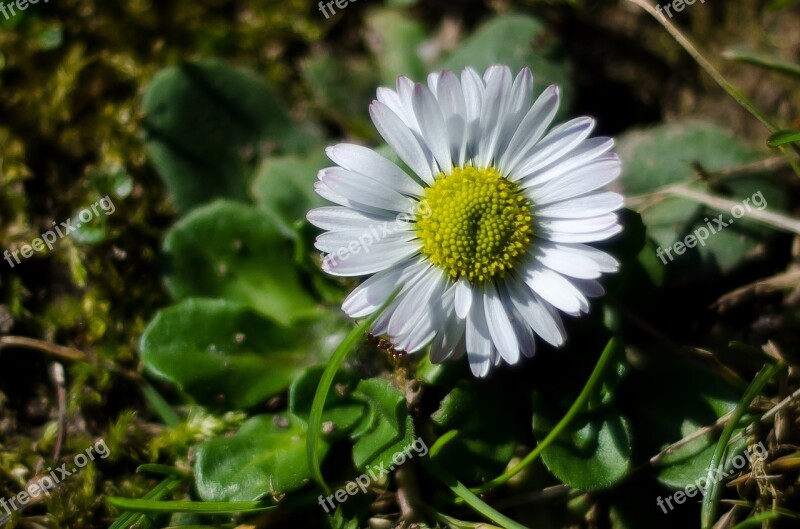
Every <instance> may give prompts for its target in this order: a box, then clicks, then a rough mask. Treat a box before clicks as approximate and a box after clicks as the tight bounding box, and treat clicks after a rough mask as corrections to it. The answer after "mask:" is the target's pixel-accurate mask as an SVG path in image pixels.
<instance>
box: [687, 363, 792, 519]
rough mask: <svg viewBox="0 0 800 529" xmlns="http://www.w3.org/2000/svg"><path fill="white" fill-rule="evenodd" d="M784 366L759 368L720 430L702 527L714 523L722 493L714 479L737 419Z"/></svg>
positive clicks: (719, 468)
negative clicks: (729, 417)
mask: <svg viewBox="0 0 800 529" xmlns="http://www.w3.org/2000/svg"><path fill="white" fill-rule="evenodd" d="M783 368H784V364H783V363H777V364H768V365H766V366H764V367H763V368H761V371H759V372H758V374H756V376H755V378H753V381H752V382H751V383H750V385H749V386H748V387H747V389H746V390H745V392H744V395H743V396H742V398H741V400H740V401H739V402H738V403H737V404H736V407H735V408H734V409H733V413H732V414H731V419H730V420H729V421H728V423H727V424H726V425H725V428H724V429H723V430H722V434H721V435H720V438H719V441H718V442H717V446H716V448H715V449H714V454H713V456H712V457H711V463H710V464H709V466H708V473H707V474H706V486H707V487H708V492H707V493H706V495H705V496H704V497H703V505H702V507H701V510H700V526H701V527H702V529H710V528H711V526H712V525H714V521H715V519H716V514H717V503H718V502H719V497H720V495H721V494H722V487H721V486H720V485H721V480H717V479H715V478H716V477H717V476H718V475H721V474H722V472H723V468H724V466H725V458H726V455H727V453H728V443H729V441H730V440H731V436H732V435H733V431H734V430H735V429H736V425H737V424H738V423H739V420H740V419H741V418H742V417H743V416H744V414H745V413H747V409H748V408H749V407H750V403H751V402H753V399H755V398H756V397H757V396H758V395H759V394H761V391H762V390H763V389H764V386H766V384H767V382H769V381H770V380H772V378H773V377H774V376H775V375H777V374H778V373H779V372H780V371H781V370H782V369H783Z"/></svg>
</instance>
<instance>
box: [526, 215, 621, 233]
mask: <svg viewBox="0 0 800 529" xmlns="http://www.w3.org/2000/svg"><path fill="white" fill-rule="evenodd" d="M617 220H618V219H617V214H616V213H607V214H605V215H600V216H599V217H590V218H588V219H540V220H538V221H537V224H538V226H539V227H540V228H542V229H545V230H549V231H551V232H558V233H592V232H596V231H602V230H605V229H606V228H610V227H611V226H613V225H614V224H616V223H617Z"/></svg>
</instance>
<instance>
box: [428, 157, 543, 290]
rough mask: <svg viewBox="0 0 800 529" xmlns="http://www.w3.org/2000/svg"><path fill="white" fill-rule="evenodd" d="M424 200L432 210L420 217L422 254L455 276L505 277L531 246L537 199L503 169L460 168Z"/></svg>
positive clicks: (443, 178) (439, 180) (474, 278)
mask: <svg viewBox="0 0 800 529" xmlns="http://www.w3.org/2000/svg"><path fill="white" fill-rule="evenodd" d="M423 200H424V201H425V202H426V203H427V207H425V208H424V212H425V213H426V214H425V215H423V214H420V215H418V216H417V235H418V236H419V238H420V240H421V241H422V244H423V247H422V253H423V254H425V255H426V256H427V257H428V259H429V260H430V261H431V262H432V263H433V264H435V265H437V266H440V267H441V268H443V269H444V270H445V271H447V273H448V274H450V276H451V277H453V278H454V279H458V278H461V277H465V278H467V279H469V280H470V281H471V282H474V283H480V282H483V281H487V280H489V279H491V278H493V277H495V276H502V275H503V274H504V273H505V272H506V271H507V270H510V269H511V268H513V267H514V265H515V264H516V263H517V262H518V261H519V259H520V257H522V255H524V253H525V251H526V249H527V248H528V245H529V243H530V240H531V236H532V234H533V227H532V223H531V202H530V201H529V200H528V199H527V198H526V197H525V195H524V194H523V193H522V191H521V190H520V189H519V186H517V184H516V183H514V182H512V181H510V180H508V179H506V178H504V177H503V176H502V175H500V173H499V172H498V171H497V169H494V168H492V167H486V168H478V167H472V166H466V167H457V168H455V169H453V171H452V172H451V173H450V174H449V175H446V176H445V175H443V174H442V175H439V177H438V178H437V180H436V181H435V182H434V184H433V185H432V186H430V187H428V188H427V189H425V196H424V197H423ZM422 209H423V208H421V210H422Z"/></svg>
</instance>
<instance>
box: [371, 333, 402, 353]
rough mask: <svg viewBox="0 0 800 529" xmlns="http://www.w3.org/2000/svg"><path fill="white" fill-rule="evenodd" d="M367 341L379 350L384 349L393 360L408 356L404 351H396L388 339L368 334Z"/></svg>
mask: <svg viewBox="0 0 800 529" xmlns="http://www.w3.org/2000/svg"><path fill="white" fill-rule="evenodd" d="M367 340H369V343H371V344H373V345H374V346H375V347H377V348H378V349H382V350H383V351H384V352H385V353H386V354H390V355H392V358H400V357H403V356H405V355H407V354H408V353H407V352H406V351H403V350H402V349H395V348H394V346H393V345H392V342H390V341H389V340H387V339H386V338H382V337H380V336H375V335H374V334H371V333H367Z"/></svg>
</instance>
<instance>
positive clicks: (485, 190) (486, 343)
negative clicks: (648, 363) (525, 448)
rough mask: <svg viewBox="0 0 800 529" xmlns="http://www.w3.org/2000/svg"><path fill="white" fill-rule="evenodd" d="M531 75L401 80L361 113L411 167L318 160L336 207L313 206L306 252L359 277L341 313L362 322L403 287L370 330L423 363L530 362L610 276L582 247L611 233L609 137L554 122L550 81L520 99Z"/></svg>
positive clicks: (353, 156) (367, 157)
mask: <svg viewBox="0 0 800 529" xmlns="http://www.w3.org/2000/svg"><path fill="white" fill-rule="evenodd" d="M532 92H533V75H532V74H531V71H530V70H529V69H527V68H526V69H524V70H522V71H521V72H520V73H519V75H517V77H516V78H515V79H512V73H511V70H510V69H509V68H508V67H505V66H492V67H490V68H489V69H488V70H487V71H486V73H485V75H484V76H483V78H481V77H480V75H479V74H478V73H476V72H475V71H474V70H473V69H471V68H467V69H465V70H464V71H463V72H462V74H461V77H460V79H459V77H458V76H456V75H455V74H454V73H452V72H449V71H444V72H441V73H434V74H431V75H430V76H429V77H428V84H427V86H425V85H423V84H419V83H416V84H415V83H414V82H412V81H411V80H409V79H407V78H405V77H401V78H400V79H398V81H397V90H390V89H389V88H379V89H378V94H377V98H378V99H377V101H374V102H373V103H372V105H371V106H370V114H371V116H372V120H373V122H374V123H375V126H376V127H377V129H378V131H379V132H380V134H381V136H383V138H384V139H385V140H386V142H387V143H388V144H389V146H390V147H391V148H392V149H393V150H394V151H395V152H396V153H397V156H398V157H399V158H400V159H401V160H402V161H403V162H404V163H405V165H406V166H407V167H408V168H409V169H410V170H411V172H412V174H408V173H407V172H406V171H404V170H403V169H401V168H400V167H398V166H397V165H396V164H394V163H393V162H391V161H389V160H387V159H386V158H384V157H383V156H381V155H379V154H377V153H376V152H375V151H373V150H370V149H368V148H365V147H360V146H358V145H352V144H340V145H336V146H334V147H330V148H328V150H327V153H328V156H329V157H330V158H331V160H333V162H334V163H335V164H337V166H336V167H331V168H328V169H324V170H322V171H320V173H319V181H318V182H316V185H315V189H316V191H317V193H318V194H319V195H321V196H322V197H324V198H326V199H327V200H329V201H331V202H333V203H335V204H338V206H332V207H322V208H318V209H314V210H312V211H310V212H309V214H308V219H309V221H310V222H311V223H312V224H314V225H315V226H317V227H319V228H321V229H323V230H326V232H325V233H323V234H322V235H320V236H319V237H318V238H317V242H316V247H317V248H318V249H319V250H320V251H321V252H324V253H325V254H327V255H325V256H324V259H323V268H324V269H325V271H327V272H328V273H330V274H333V275H337V276H367V275H371V277H370V278H368V279H367V280H366V281H364V282H363V283H362V284H361V285H360V286H358V287H357V288H356V289H355V290H354V291H353V292H352V293H351V294H350V295H349V296H348V297H347V299H346V300H345V301H344V304H343V305H342V308H343V310H344V311H345V312H346V313H347V314H348V315H349V316H351V317H353V318H363V317H365V316H367V315H369V314H372V313H374V312H375V311H376V310H378V309H379V308H380V307H381V306H382V305H383V304H384V302H385V301H386V300H387V299H388V298H389V296H391V294H392V293H393V292H395V290H397V289H398V287H400V293H399V294H398V296H397V297H396V298H395V299H394V301H393V302H392V303H391V305H390V306H389V307H388V308H387V309H386V310H385V311H384V313H383V314H381V315H380V317H379V318H378V319H377V320H376V321H375V323H374V325H373V326H372V329H371V333H372V334H374V335H384V334H386V335H388V336H389V337H390V339H391V340H392V343H393V345H394V346H395V348H397V349H400V350H403V351H406V352H409V353H413V352H416V351H419V350H421V349H423V348H424V347H425V346H426V345H428V344H429V343H430V344H431V360H432V361H433V362H437V363H438V362H442V361H444V360H446V359H448V358H458V357H460V356H461V355H463V354H464V353H465V352H466V353H467V356H468V358H469V364H470V367H471V369H472V372H473V373H474V374H475V375H476V376H480V377H482V376H485V375H486V374H487V373H488V372H489V369H490V367H491V366H492V365H497V364H499V363H501V362H503V361H505V362H507V363H509V364H515V363H517V362H518V361H519V360H520V358H521V357H523V356H525V357H530V356H532V355H533V353H534V350H535V347H536V344H535V338H534V337H535V336H538V337H539V338H541V339H542V340H544V341H545V342H548V343H550V344H552V345H553V346H560V345H561V344H563V343H564V341H565V339H566V335H565V332H564V327H563V324H562V321H561V316H560V315H559V311H561V312H564V313H566V314H569V315H571V316H578V315H580V314H581V313H586V312H588V310H589V301H588V300H587V298H589V297H595V296H599V295H602V294H603V288H602V287H601V286H600V283H598V282H597V281H596V280H597V278H599V277H600V276H601V274H602V273H604V272H616V271H617V269H618V267H619V263H618V262H617V260H616V259H614V258H613V257H612V256H610V255H608V254H607V253H604V252H602V251H600V250H597V249H595V248H592V247H590V246H587V245H586V244H585V243H590V242H594V241H601V240H604V239H608V238H609V237H612V236H613V235H615V234H617V233H618V232H619V231H620V230H621V229H622V228H621V226H620V225H619V223H618V222H617V215H616V214H615V213H614V211H616V210H617V209H619V208H620V207H621V206H622V203H623V199H622V197H621V196H620V195H619V194H617V193H612V192H608V191H603V190H602V188H603V187H605V186H606V185H607V184H608V183H609V182H611V181H612V180H614V179H615V178H617V177H618V176H619V174H620V160H619V157H618V156H617V155H616V154H614V153H612V152H609V151H610V150H611V148H612V147H613V140H612V139H611V138H600V137H598V138H589V134H590V133H591V131H592V129H593V127H594V121H593V120H592V119H590V118H586V117H582V118H577V119H574V120H572V121H569V122H567V123H564V124H561V125H558V126H556V127H553V128H550V124H551V122H552V120H553V117H554V116H555V114H556V110H557V108H558V102H559V90H558V87H557V86H550V87H549V88H547V89H546V90H545V91H544V92H543V93H542V94H541V95H540V96H539V98H538V99H536V101H535V102H534V103H533V105H531V101H532V99H533V98H532ZM548 129H549V131H548Z"/></svg>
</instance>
